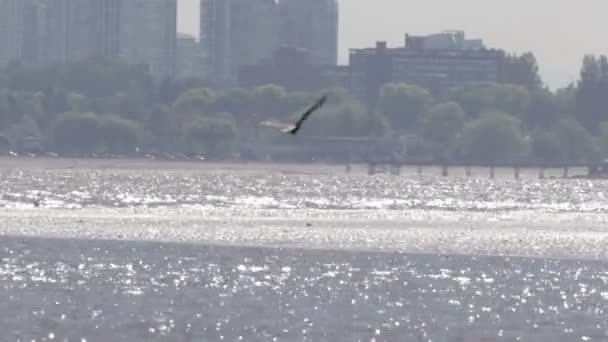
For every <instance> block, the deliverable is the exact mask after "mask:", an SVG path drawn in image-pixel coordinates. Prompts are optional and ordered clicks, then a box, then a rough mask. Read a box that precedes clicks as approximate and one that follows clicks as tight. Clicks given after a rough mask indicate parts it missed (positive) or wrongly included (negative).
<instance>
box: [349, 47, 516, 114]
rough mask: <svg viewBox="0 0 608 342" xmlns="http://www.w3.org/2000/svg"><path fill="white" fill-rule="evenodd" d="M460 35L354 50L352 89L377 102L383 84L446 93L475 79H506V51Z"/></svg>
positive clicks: (359, 94) (352, 56)
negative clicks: (416, 86) (402, 84)
mask: <svg viewBox="0 0 608 342" xmlns="http://www.w3.org/2000/svg"><path fill="white" fill-rule="evenodd" d="M458 37H459V36H450V35H444V36H432V38H431V39H425V38H426V37H412V36H409V35H406V45H405V46H404V47H398V48H388V47H387V45H386V43H385V42H378V43H377V45H376V47H375V48H364V49H352V50H351V51H350V69H351V70H350V72H351V90H352V91H353V93H355V94H356V95H357V96H358V97H360V98H362V99H365V100H366V101H371V102H375V101H376V99H377V98H378V95H379V91H380V88H381V87H382V85H384V84H386V83H390V82H405V83H409V84H414V85H418V86H421V87H424V88H426V89H428V90H430V91H432V92H434V93H444V92H446V91H449V90H450V89H452V88H454V87H457V86H459V85H462V84H465V83H471V82H503V80H504V77H503V75H504V74H503V64H504V59H505V53H504V51H502V50H495V49H486V48H485V47H484V46H483V43H482V42H481V41H479V40H471V41H466V40H464V39H460V40H459V39H458Z"/></svg>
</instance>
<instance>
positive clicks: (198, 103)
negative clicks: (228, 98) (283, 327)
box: [173, 88, 217, 114]
mask: <svg viewBox="0 0 608 342" xmlns="http://www.w3.org/2000/svg"><path fill="white" fill-rule="evenodd" d="M216 99H217V95H216V93H215V92H214V91H213V90H211V89H209V88H196V89H190V90H187V91H185V92H184V93H183V94H181V95H180V96H179V97H178V98H177V100H176V101H175V103H174V104H173V109H174V110H175V111H176V112H178V113H183V114H194V113H200V112H204V111H206V110H208V109H210V108H211V107H212V106H213V104H214V103H215V101H216Z"/></svg>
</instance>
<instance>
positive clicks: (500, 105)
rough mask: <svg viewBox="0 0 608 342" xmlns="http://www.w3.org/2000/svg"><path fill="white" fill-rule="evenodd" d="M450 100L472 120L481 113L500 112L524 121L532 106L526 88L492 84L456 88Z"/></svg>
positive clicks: (480, 83)
mask: <svg viewBox="0 0 608 342" xmlns="http://www.w3.org/2000/svg"><path fill="white" fill-rule="evenodd" d="M449 98H450V99H451V100H452V101H454V102H456V103H458V104H460V105H461V106H462V108H463V109H464V110H465V111H466V112H467V113H468V114H469V116H470V117H472V118H477V117H478V116H479V114H480V113H481V112H485V111H499V112H505V113H511V114H512V115H515V116H516V117H518V118H520V119H521V120H523V119H524V116H525V113H526V111H527V109H528V106H529V104H530V93H529V92H528V90H527V89H526V88H525V87H523V86H518V85H514V84H499V83H491V82H479V83H470V84H465V85H463V86H460V87H458V88H456V89H455V90H454V91H453V92H452V94H451V96H450V97H449Z"/></svg>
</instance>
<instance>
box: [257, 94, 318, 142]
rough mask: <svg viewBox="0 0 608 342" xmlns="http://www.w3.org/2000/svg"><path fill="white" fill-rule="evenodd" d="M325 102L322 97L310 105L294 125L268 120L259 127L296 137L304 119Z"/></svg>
mask: <svg viewBox="0 0 608 342" xmlns="http://www.w3.org/2000/svg"><path fill="white" fill-rule="evenodd" d="M325 101H327V95H323V96H322V97H321V98H320V99H319V100H318V101H317V102H316V103H315V104H314V105H312V106H311V107H310V108H308V110H306V111H305V112H304V113H303V114H302V116H301V117H300V119H299V120H298V121H296V122H295V123H285V122H280V121H276V120H270V121H262V122H260V124H259V125H260V126H266V127H273V128H278V129H280V130H281V132H283V133H289V134H292V135H296V134H297V133H298V131H299V130H300V128H301V127H302V123H304V121H306V119H308V117H309V116H310V114H312V113H313V112H315V111H317V110H318V109H319V108H321V107H322V106H323V104H325Z"/></svg>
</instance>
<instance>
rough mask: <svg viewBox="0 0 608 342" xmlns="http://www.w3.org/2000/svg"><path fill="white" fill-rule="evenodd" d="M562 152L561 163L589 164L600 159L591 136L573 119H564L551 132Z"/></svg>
mask: <svg viewBox="0 0 608 342" xmlns="http://www.w3.org/2000/svg"><path fill="white" fill-rule="evenodd" d="M551 134H553V135H554V136H555V137H556V139H557V141H558V146H559V150H560V151H561V161H564V162H587V161H593V160H595V159H596V158H597V157H598V153H599V152H600V151H599V150H598V146H596V144H595V141H594V139H593V137H592V136H591V134H590V133H589V132H588V131H587V130H586V129H585V127H583V126H582V125H581V124H580V123H579V122H578V121H576V120H575V119H573V118H563V119H560V120H559V121H558V122H557V123H555V125H554V127H553V129H552V130H551Z"/></svg>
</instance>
